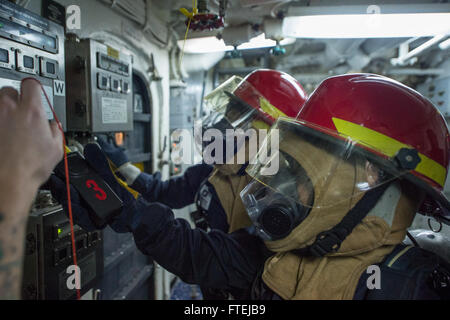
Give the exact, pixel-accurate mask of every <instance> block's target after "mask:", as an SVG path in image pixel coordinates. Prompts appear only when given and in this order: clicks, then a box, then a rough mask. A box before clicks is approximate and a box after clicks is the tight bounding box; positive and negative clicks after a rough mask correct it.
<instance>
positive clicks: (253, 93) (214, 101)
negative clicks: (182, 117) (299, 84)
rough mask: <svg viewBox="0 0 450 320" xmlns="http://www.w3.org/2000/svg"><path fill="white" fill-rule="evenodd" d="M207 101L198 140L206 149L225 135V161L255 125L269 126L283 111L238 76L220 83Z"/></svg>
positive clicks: (251, 132)
mask: <svg viewBox="0 0 450 320" xmlns="http://www.w3.org/2000/svg"><path fill="white" fill-rule="evenodd" d="M204 101H205V108H206V109H207V110H208V111H209V114H208V115H206V116H205V117H204V118H203V119H201V120H199V121H198V122H197V123H196V124H195V126H196V128H201V131H200V132H199V131H196V132H197V134H196V135H195V144H196V147H197V149H198V150H199V151H200V152H202V150H205V149H206V148H207V147H208V146H209V145H210V144H211V143H212V142H213V141H214V139H217V137H218V136H221V137H222V140H223V141H222V142H223V146H224V150H223V155H224V158H223V163H225V162H227V161H228V160H229V159H228V158H227V157H225V155H226V154H227V155H228V157H229V156H230V155H235V154H236V153H237V152H238V151H239V150H240V148H241V147H242V145H243V144H244V143H245V141H246V139H247V138H249V137H250V136H252V135H253V134H254V133H255V132H254V131H255V129H269V128H270V125H269V123H272V122H273V117H275V116H278V114H279V113H280V111H278V110H277V109H276V108H275V107H274V106H272V105H271V104H270V103H269V102H268V101H267V99H265V98H264V96H262V95H261V94H260V93H259V92H258V91H257V90H256V89H255V88H254V87H253V86H252V85H251V84H250V83H249V82H247V81H245V80H244V79H242V78H240V77H237V76H233V77H232V78H230V79H229V80H227V81H226V82H224V83H223V84H221V85H220V86H219V87H217V88H216V89H215V90H214V91H213V92H211V93H210V94H208V95H207V96H206V97H205V98H204ZM250 129H253V130H250ZM210 136H211V137H212V138H211V139H209V137H210ZM230 150H231V151H232V152H230Z"/></svg>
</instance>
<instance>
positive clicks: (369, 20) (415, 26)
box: [283, 13, 450, 38]
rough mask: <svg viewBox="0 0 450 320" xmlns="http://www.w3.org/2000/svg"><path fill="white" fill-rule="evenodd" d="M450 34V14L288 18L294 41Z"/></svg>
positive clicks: (287, 26) (287, 33) (285, 23)
mask: <svg viewBox="0 0 450 320" xmlns="http://www.w3.org/2000/svg"><path fill="white" fill-rule="evenodd" d="M448 33H450V13H407V14H342V15H333V14H330V15H305V16H292V17H286V18H285V19H284V21H283V35H284V36H285V37H294V38H401V37H428V36H435V35H437V34H448Z"/></svg>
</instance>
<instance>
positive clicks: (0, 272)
mask: <svg viewBox="0 0 450 320" xmlns="http://www.w3.org/2000/svg"><path fill="white" fill-rule="evenodd" d="M25 222H26V221H23V219H22V220H21V221H16V222H10V221H8V219H7V217H6V215H5V214H3V213H2V212H0V300H5V299H20V291H21V290H20V287H21V281H22V261H23V244H24V241H25V239H24V234H23V233H24V223H25Z"/></svg>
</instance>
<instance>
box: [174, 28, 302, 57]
mask: <svg viewBox="0 0 450 320" xmlns="http://www.w3.org/2000/svg"><path fill="white" fill-rule="evenodd" d="M294 42H295V38H286V39H283V40H281V41H280V45H282V46H285V45H288V44H292V43H294ZM276 45H277V43H276V41H275V40H272V39H266V37H265V34H264V33H262V34H260V35H259V36H257V37H254V38H252V39H250V40H249V42H245V43H243V44H241V45H239V46H238V47H237V49H238V50H248V49H258V48H270V47H275V46H276ZM178 47H179V48H180V49H181V50H183V47H184V52H186V53H213V52H225V51H233V50H234V46H227V45H226V44H225V42H224V41H223V39H220V40H219V39H217V38H216V37H202V38H191V39H187V40H186V43H184V40H179V41H178Z"/></svg>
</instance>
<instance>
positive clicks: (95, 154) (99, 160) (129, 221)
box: [49, 144, 148, 233]
mask: <svg viewBox="0 0 450 320" xmlns="http://www.w3.org/2000/svg"><path fill="white" fill-rule="evenodd" d="M84 157H85V159H86V161H87V162H88V163H89V165H90V166H91V167H92V168H93V169H94V170H95V171H96V172H97V173H98V174H99V175H100V176H101V177H102V178H103V179H104V180H105V182H106V183H107V184H108V185H109V186H110V187H111V189H112V190H113V191H114V192H115V193H116V194H117V196H118V197H119V198H120V199H121V200H122V202H123V208H122V212H121V213H120V214H119V215H117V216H115V217H114V218H112V220H111V222H110V223H109V225H110V226H111V228H112V229H114V230H115V231H116V232H120V233H124V232H129V231H131V229H132V228H133V226H136V225H137V224H138V223H139V221H138V220H137V219H138V216H139V215H138V213H140V210H142V209H143V208H144V207H145V206H147V205H148V203H146V202H145V200H143V199H142V198H139V199H138V200H136V199H135V198H134V197H133V195H132V194H131V193H130V192H128V191H127V190H126V189H125V188H123V187H121V186H120V185H119V183H118V182H117V180H116V178H115V177H114V175H113V173H112V172H111V168H110V166H109V163H108V159H107V158H106V156H105V154H104V153H103V152H102V150H101V149H100V147H99V146H98V145H96V144H88V145H87V146H86V147H85V148H84ZM49 185H50V190H51V192H52V195H53V197H54V198H55V199H56V200H58V202H60V203H61V204H62V205H63V207H64V210H65V212H66V213H68V210H67V192H66V184H65V182H64V181H63V180H61V179H59V178H58V177H56V176H55V175H52V177H51V178H50V182H49ZM70 190H71V191H70V194H71V200H72V201H71V202H72V214H73V220H74V223H76V224H78V225H79V226H80V227H82V228H83V229H85V230H88V231H92V230H95V229H96V227H95V224H94V223H93V222H92V220H91V219H90V217H89V212H88V210H87V209H86V207H85V206H83V200H82V199H81V197H80V195H79V194H78V192H77V191H76V190H75V189H74V188H73V187H72V186H71V189H70Z"/></svg>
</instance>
